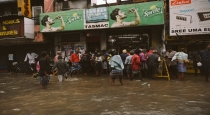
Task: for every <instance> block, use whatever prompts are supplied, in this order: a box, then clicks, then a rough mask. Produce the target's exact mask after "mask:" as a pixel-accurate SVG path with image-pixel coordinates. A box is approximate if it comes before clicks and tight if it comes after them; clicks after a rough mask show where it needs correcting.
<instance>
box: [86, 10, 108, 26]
mask: <svg viewBox="0 0 210 115" xmlns="http://www.w3.org/2000/svg"><path fill="white" fill-rule="evenodd" d="M97 28H109V18H108V10H107V7H100V8H91V9H86V10H85V20H84V29H97Z"/></svg>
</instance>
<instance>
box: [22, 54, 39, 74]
mask: <svg viewBox="0 0 210 115" xmlns="http://www.w3.org/2000/svg"><path fill="white" fill-rule="evenodd" d="M35 58H38V54H36V53H34V52H31V51H29V53H27V54H26V57H25V60H24V61H25V62H26V61H27V60H28V63H29V65H31V67H32V68H33V72H36V61H35Z"/></svg>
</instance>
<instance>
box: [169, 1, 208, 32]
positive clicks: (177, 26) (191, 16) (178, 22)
mask: <svg viewBox="0 0 210 115" xmlns="http://www.w3.org/2000/svg"><path fill="white" fill-rule="evenodd" d="M169 4H170V30H169V31H170V36H176V35H199V34H210V0H169Z"/></svg>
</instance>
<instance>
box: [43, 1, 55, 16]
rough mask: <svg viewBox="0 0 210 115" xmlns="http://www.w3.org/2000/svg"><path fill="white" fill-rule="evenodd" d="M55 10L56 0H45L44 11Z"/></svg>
mask: <svg viewBox="0 0 210 115" xmlns="http://www.w3.org/2000/svg"><path fill="white" fill-rule="evenodd" d="M53 11H54V0H44V13H47V12H53Z"/></svg>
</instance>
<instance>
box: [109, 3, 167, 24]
mask: <svg viewBox="0 0 210 115" xmlns="http://www.w3.org/2000/svg"><path fill="white" fill-rule="evenodd" d="M160 24H164V4H163V1H154V2H145V3H138V4H127V5H117V6H110V7H109V25H110V27H111V28H114V27H129V26H144V25H160Z"/></svg>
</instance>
